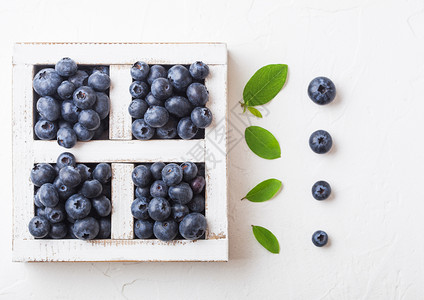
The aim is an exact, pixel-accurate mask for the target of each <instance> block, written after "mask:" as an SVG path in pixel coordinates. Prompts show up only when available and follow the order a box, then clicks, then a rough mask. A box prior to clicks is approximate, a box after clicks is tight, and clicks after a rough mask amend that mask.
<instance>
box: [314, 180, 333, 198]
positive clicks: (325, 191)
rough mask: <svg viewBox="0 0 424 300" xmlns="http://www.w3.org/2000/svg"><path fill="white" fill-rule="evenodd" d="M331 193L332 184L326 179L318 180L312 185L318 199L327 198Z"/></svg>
mask: <svg viewBox="0 0 424 300" xmlns="http://www.w3.org/2000/svg"><path fill="white" fill-rule="evenodd" d="M330 194H331V186H330V184H329V183H328V182H326V181H324V180H320V181H317V182H316V183H315V184H314V185H313V186H312V196H313V197H314V198H315V199H316V200H318V201H321V200H325V199H327V198H328V197H330Z"/></svg>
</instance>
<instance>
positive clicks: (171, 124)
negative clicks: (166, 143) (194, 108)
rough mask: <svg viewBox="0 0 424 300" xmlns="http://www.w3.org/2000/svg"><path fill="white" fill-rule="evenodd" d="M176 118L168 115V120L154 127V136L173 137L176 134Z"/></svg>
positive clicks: (161, 137)
mask: <svg viewBox="0 0 424 300" xmlns="http://www.w3.org/2000/svg"><path fill="white" fill-rule="evenodd" d="M177 126H178V120H177V119H176V118H174V117H173V116H169V120H168V122H167V123H166V124H165V125H164V126H162V127H159V128H156V136H157V137H158V138H160V139H173V138H175V137H176V136H177Z"/></svg>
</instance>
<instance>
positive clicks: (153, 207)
mask: <svg viewBox="0 0 424 300" xmlns="http://www.w3.org/2000/svg"><path fill="white" fill-rule="evenodd" d="M147 211H148V212H149V216H150V218H152V219H153V220H155V221H164V220H166V219H167V218H168V217H169V215H170V214H171V205H170V204H169V202H168V200H166V199H165V198H153V199H152V200H150V202H149V207H148V209H147Z"/></svg>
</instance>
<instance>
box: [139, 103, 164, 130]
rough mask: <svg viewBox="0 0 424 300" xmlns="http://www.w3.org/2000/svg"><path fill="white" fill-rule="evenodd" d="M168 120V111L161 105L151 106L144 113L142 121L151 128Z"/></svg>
mask: <svg viewBox="0 0 424 300" xmlns="http://www.w3.org/2000/svg"><path fill="white" fill-rule="evenodd" d="M168 120H169V113H168V111H167V110H166V109H165V108H164V107H162V106H151V107H149V108H148V109H147V111H146V113H145V114H144V121H145V122H146V123H147V125H149V126H150V127H153V128H158V127H162V126H164V125H165V124H166V123H167V122H168Z"/></svg>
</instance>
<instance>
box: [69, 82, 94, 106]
mask: <svg viewBox="0 0 424 300" xmlns="http://www.w3.org/2000/svg"><path fill="white" fill-rule="evenodd" d="M72 99H73V100H74V104H75V105H76V106H77V107H79V108H81V109H88V108H90V107H92V106H93V104H94V103H95V102H96V100H97V95H96V92H95V91H94V90H93V89H92V88H91V87H89V86H81V87H79V88H77V89H76V90H75V91H74V94H73V96H72Z"/></svg>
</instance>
